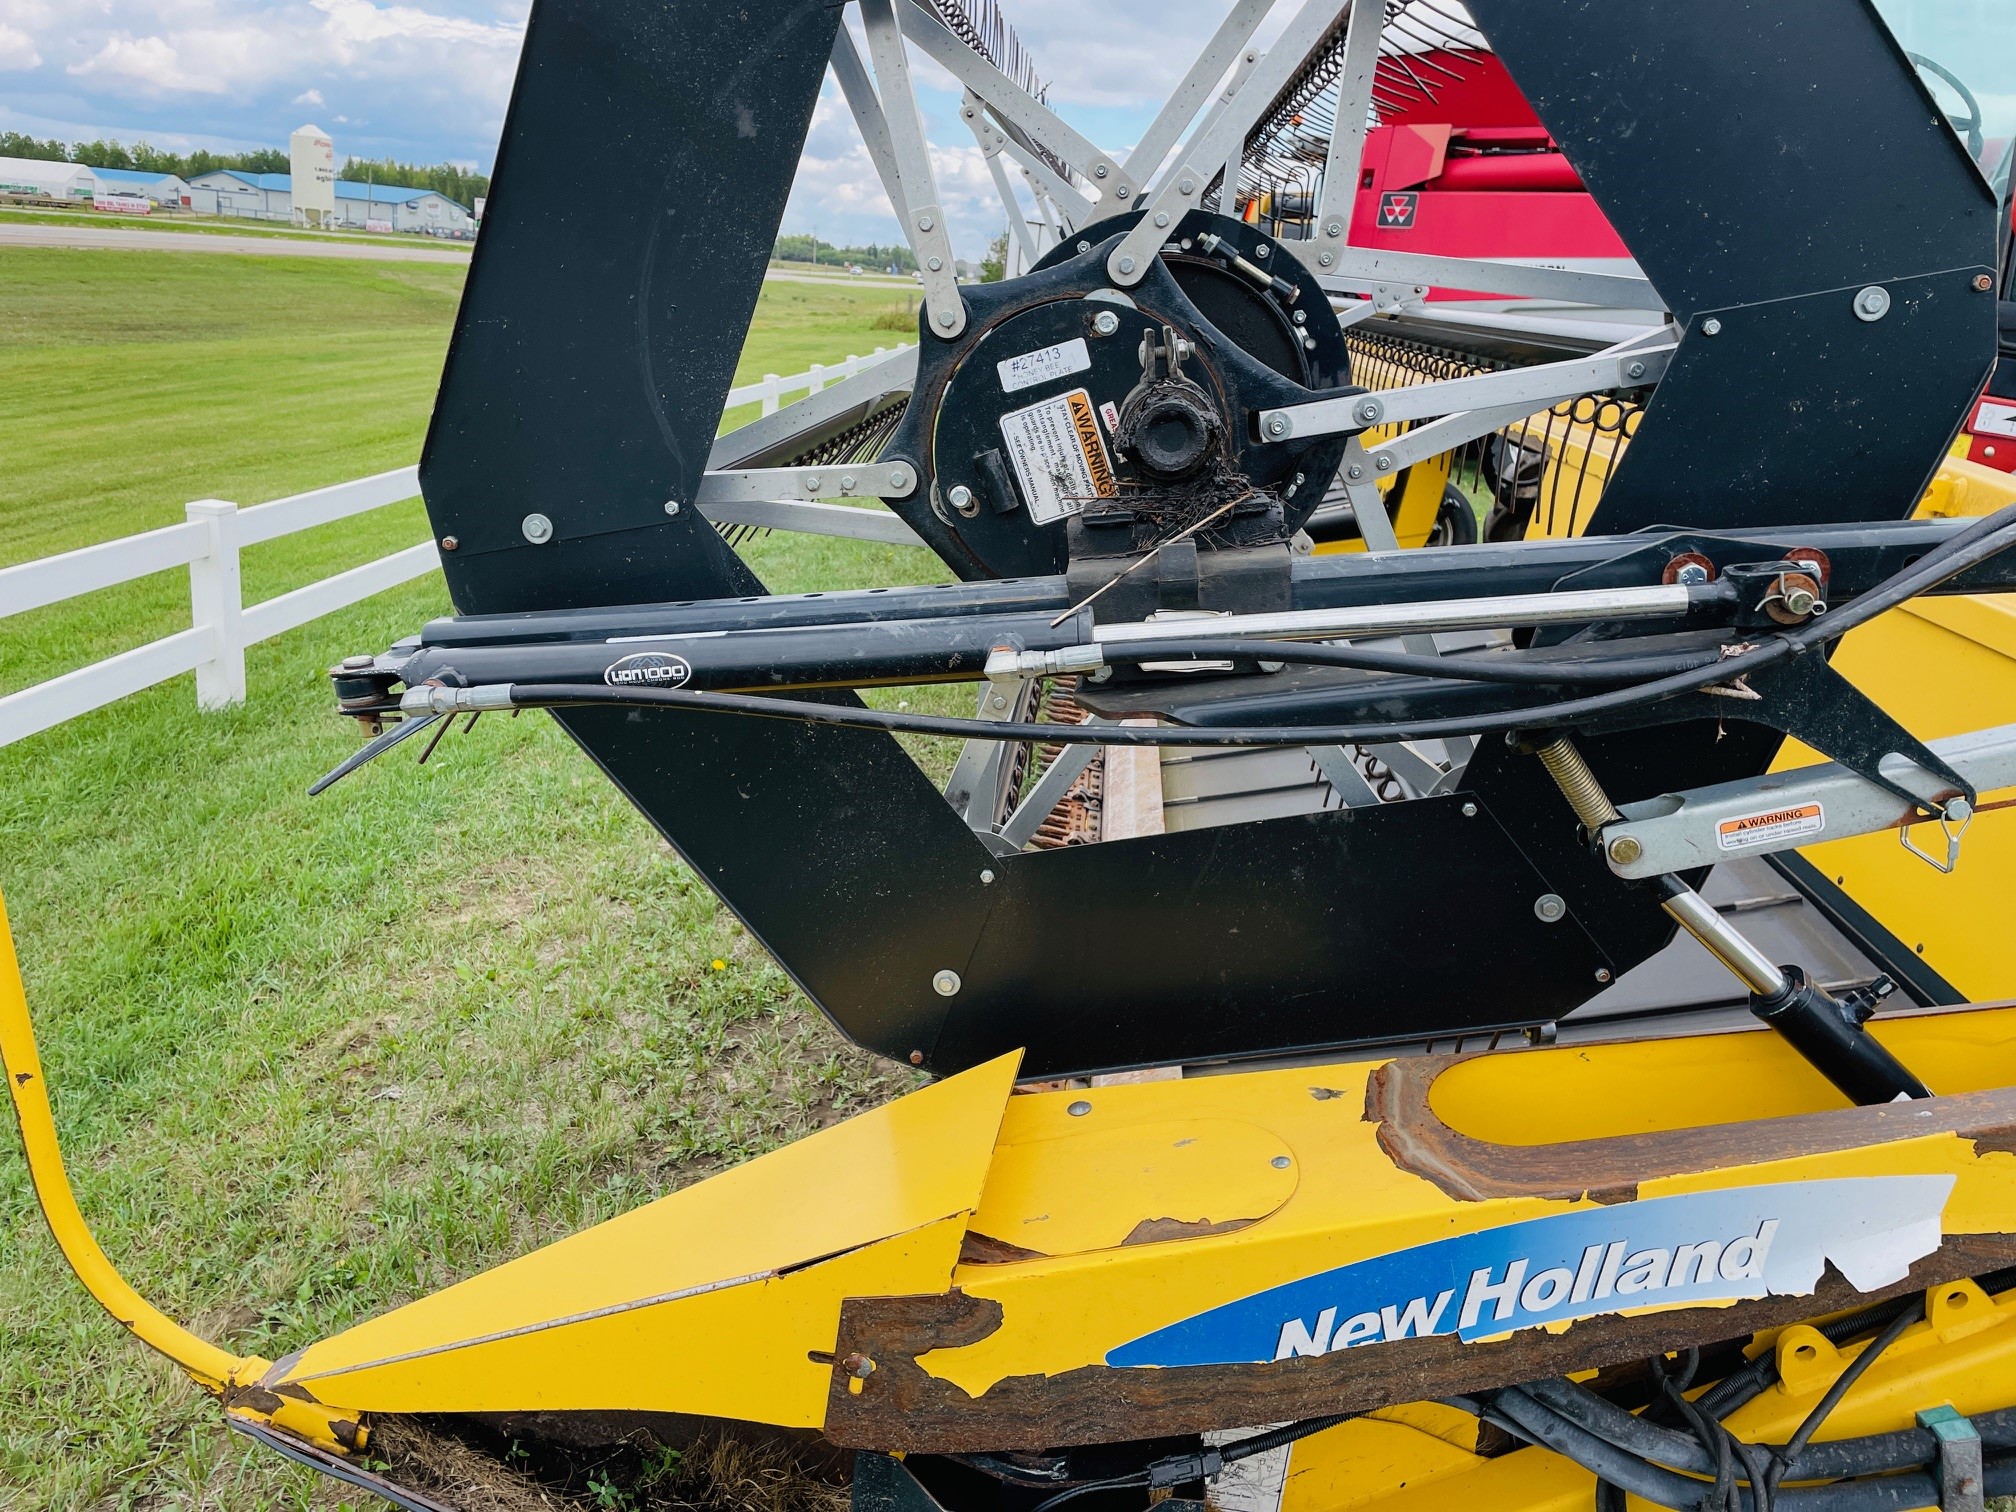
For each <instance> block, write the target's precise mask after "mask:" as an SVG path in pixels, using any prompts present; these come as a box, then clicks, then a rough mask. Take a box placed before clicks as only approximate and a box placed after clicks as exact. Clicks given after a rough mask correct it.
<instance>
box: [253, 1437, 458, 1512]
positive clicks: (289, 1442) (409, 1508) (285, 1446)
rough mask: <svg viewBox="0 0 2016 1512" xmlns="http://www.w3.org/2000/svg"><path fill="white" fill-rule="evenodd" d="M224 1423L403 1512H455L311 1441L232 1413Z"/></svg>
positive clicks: (332, 1478)
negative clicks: (401, 1508)
mask: <svg viewBox="0 0 2016 1512" xmlns="http://www.w3.org/2000/svg"><path fill="white" fill-rule="evenodd" d="M224 1422H225V1425H226V1426H227V1427H229V1428H230V1429H231V1430H232V1432H234V1433H242V1434H244V1435H245V1437H247V1438H249V1439H253V1440H256V1441H257V1442H259V1443H261V1444H264V1445H265V1446H266V1447H267V1448H268V1449H271V1450H272V1451H273V1452H274V1453H275V1454H278V1455H281V1456H283V1457H284V1458H287V1459H290V1460H292V1461H294V1463H295V1464H297V1465H306V1466H308V1468H309V1469H311V1470H319V1471H321V1472H322V1474H324V1475H326V1476H328V1477H329V1478H330V1479H331V1480H336V1481H341V1482H342V1483H343V1484H344V1485H346V1486H355V1487H356V1488H357V1489H358V1490H360V1491H369V1492H370V1493H371V1494H372V1495H373V1496H378V1497H383V1498H384V1499H385V1500H386V1501H388V1502H390V1503H392V1505H393V1506H395V1507H403V1508H405V1509H406V1512H457V1509H456V1508H454V1507H451V1506H449V1505H448V1504H447V1503H446V1502H438V1501H435V1500H434V1498H432V1497H431V1496H423V1495H421V1494H420V1493H419V1492H418V1491H410V1490H408V1489H407V1488H406V1487H404V1486H399V1485H395V1484H394V1483H393V1482H391V1481H389V1480H387V1479H385V1477H384V1476H382V1475H374V1474H372V1473H371V1472H370V1471H369V1470H365V1469H362V1468H361V1467H359V1466H357V1465H353V1464H351V1463H350V1462H349V1461H348V1460H346V1459H343V1458H342V1457H340V1456H339V1455H334V1454H330V1453H328V1452H327V1451H326V1450H322V1449H317V1448H316V1447H315V1446H314V1445H313V1444H308V1443H304V1442H303V1441H302V1440H300V1439H297V1438H292V1437H290V1436H288V1435H287V1434H284V1433H280V1432H278V1431H276V1430H274V1429H272V1428H267V1427H263V1426H261V1425H260V1424H258V1423H254V1422H249V1421H247V1420H246V1419H244V1418H242V1417H239V1416H237V1415H236V1414H234V1413H226V1414H225V1415H224Z"/></svg>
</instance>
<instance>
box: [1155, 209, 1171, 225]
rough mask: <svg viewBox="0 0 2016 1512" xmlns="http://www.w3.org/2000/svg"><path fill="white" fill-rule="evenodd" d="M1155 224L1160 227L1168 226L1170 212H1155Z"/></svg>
mask: <svg viewBox="0 0 2016 1512" xmlns="http://www.w3.org/2000/svg"><path fill="white" fill-rule="evenodd" d="M1155 224H1156V225H1158V226H1166V225H1168V224H1169V212H1168V211H1167V210H1158V211H1156V212H1155Z"/></svg>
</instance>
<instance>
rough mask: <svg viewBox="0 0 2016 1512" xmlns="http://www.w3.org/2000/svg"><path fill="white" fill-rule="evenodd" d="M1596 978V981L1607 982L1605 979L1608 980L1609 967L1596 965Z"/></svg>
mask: <svg viewBox="0 0 2016 1512" xmlns="http://www.w3.org/2000/svg"><path fill="white" fill-rule="evenodd" d="M1596 980H1597V981H1599V982H1607V981H1609V980H1610V968H1609V967H1608V966H1598V967H1597V968H1596Z"/></svg>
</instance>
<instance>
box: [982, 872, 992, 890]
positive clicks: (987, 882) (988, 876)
mask: <svg viewBox="0 0 2016 1512" xmlns="http://www.w3.org/2000/svg"><path fill="white" fill-rule="evenodd" d="M980 885H981V886H982V887H992V886H993V885H994V873H993V872H992V871H991V870H989V871H983V872H981V873H980Z"/></svg>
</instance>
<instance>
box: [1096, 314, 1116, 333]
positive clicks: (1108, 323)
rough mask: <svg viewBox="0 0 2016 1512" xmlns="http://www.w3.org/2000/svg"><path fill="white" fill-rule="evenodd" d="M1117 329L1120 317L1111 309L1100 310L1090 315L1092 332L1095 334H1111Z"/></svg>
mask: <svg viewBox="0 0 2016 1512" xmlns="http://www.w3.org/2000/svg"><path fill="white" fill-rule="evenodd" d="M1119 329H1120V317H1119V316H1118V315H1115V314H1114V313H1113V312H1112V311H1111V310H1101V311H1100V312H1099V313H1098V314H1097V315H1094V316H1093V317H1092V334H1093V335H1095V336H1111V335H1112V334H1113V333H1114V332H1115V331H1117V330H1119Z"/></svg>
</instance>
